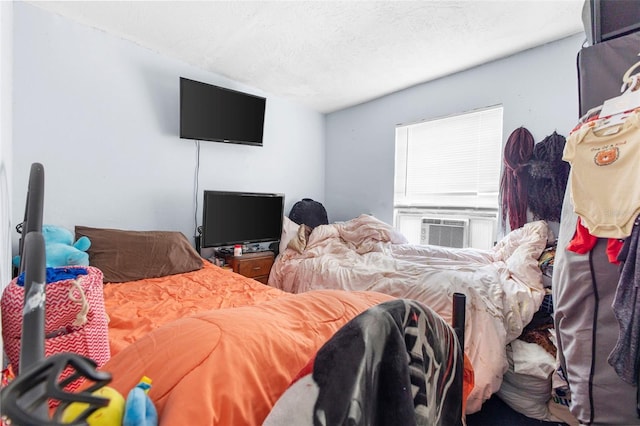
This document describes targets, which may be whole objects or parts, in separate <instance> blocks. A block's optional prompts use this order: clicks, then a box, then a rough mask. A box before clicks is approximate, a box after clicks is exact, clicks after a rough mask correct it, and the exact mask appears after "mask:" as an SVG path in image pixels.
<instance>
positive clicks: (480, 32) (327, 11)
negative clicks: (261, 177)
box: [29, 0, 584, 112]
mask: <svg viewBox="0 0 640 426" xmlns="http://www.w3.org/2000/svg"><path fill="white" fill-rule="evenodd" d="M29 3H31V4H34V5H36V6H38V7H41V8H43V9H47V10H50V11H53V12H55V13H58V14H60V15H62V16H65V17H68V18H70V19H72V20H74V21H77V22H79V23H83V24H86V25H89V26H92V27H95V28H98V29H101V30H104V31H106V32H109V33H112V34H114V35H117V36H120V37H122V38H124V39H128V40H131V41H133V42H135V43H138V44H139V45H141V46H144V47H147V48H149V49H151V50H154V51H157V52H159V53H162V54H164V55H167V56H170V57H174V58H177V59H180V60H183V61H185V62H187V63H189V64H192V65H194V66H197V67H199V68H202V69H206V70H208V71H211V72H214V73H216V74H219V75H223V76H225V77H228V78H231V79H233V80H235V81H238V82H241V83H244V84H247V85H250V86H252V87H255V88H258V89H260V90H263V91H265V92H267V93H270V94H273V95H277V96H280V97H283V98H287V99H290V100H292V101H295V102H299V103H301V104H304V105H306V106H308V107H310V108H313V109H314V110H317V111H320V112H331V111H335V110H338V109H342V108H345V107H349V106H352V105H355V104H358V103H362V102H365V101H368V100H371V99H374V98H377V97H379V96H382V95H385V94H388V93H391V92H394V91H397V90H400V89H403V88H406V87H410V86H413V85H415V84H418V83H422V82H425V81H429V80H433V79H436V78H438V77H442V76H445V75H447V74H451V73H455V72H458V71H462V70H465V69H468V68H471V67H474V66H476V65H479V64H482V63H486V62H489V61H492V60H495V59H498V58H501V57H505V56H509V55H511V54H514V53H516V52H519V51H522V50H526V49H529V48H532V47H535V46H538V45H541V44H544V43H547V42H550V41H553V40H557V39H560V38H563V37H567V36H570V35H573V34H576V33H579V32H582V31H583V26H582V18H581V17H582V5H583V3H584V0H504V1H500V0H462V1H459V0H445V1H435V0H423V1H257V2H249V1H199V2H191V1H159V2H156V1H115V2H98V1H71V2H54V1H44V2H40V1H31V2H29Z"/></svg>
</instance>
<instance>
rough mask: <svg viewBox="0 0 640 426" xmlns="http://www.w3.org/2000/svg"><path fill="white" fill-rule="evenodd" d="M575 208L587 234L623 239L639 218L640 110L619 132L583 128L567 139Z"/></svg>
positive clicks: (591, 127) (607, 129) (610, 129)
mask: <svg viewBox="0 0 640 426" xmlns="http://www.w3.org/2000/svg"><path fill="white" fill-rule="evenodd" d="M563 159H564V160H565V161H568V162H569V163H570V164H571V173H570V176H569V185H570V189H571V199H572V201H573V205H574V209H575V212H576V214H578V215H579V216H580V217H581V219H582V222H583V224H584V225H585V226H586V227H587V229H588V230H589V232H590V233H591V234H592V235H594V236H596V237H602V238H626V237H627V236H629V234H630V233H631V228H632V227H633V222H634V219H635V218H636V216H637V215H638V214H640V173H638V167H639V166H640V110H638V111H636V112H634V113H633V114H631V115H630V116H629V117H628V118H626V120H625V121H624V122H622V123H621V124H620V125H619V126H618V127H617V128H605V129H601V130H599V129H598V126H597V125H594V126H583V127H581V128H580V129H578V130H577V131H576V132H574V133H572V134H571V135H570V136H569V138H568V139H567V143H566V145H565V149H564V154H563Z"/></svg>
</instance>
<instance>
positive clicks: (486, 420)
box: [467, 396, 566, 426]
mask: <svg viewBox="0 0 640 426" xmlns="http://www.w3.org/2000/svg"><path fill="white" fill-rule="evenodd" d="M467 426H566V424H565V423H555V422H554V423H549V422H543V421H541V420H536V419H532V418H529V417H526V416H524V415H522V414H520V413H518V412H517V411H514V410H512V409H511V407H509V406H508V405H507V404H505V403H504V402H503V401H502V400H501V399H500V398H498V397H497V396H493V397H491V398H490V399H489V400H488V401H486V402H485V403H484V404H483V406H482V410H481V411H480V412H478V413H474V414H471V415H469V416H467Z"/></svg>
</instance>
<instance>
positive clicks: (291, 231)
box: [278, 216, 300, 253]
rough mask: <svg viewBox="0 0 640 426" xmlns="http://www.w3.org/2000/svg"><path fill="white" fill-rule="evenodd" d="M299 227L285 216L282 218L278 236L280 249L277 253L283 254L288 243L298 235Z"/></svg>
mask: <svg viewBox="0 0 640 426" xmlns="http://www.w3.org/2000/svg"><path fill="white" fill-rule="evenodd" d="M299 227H300V225H298V224H297V223H295V222H294V221H292V220H291V219H289V218H288V217H287V216H284V217H283V218H282V234H281V235H280V247H279V251H278V253H284V251H285V250H286V249H287V246H288V245H289V241H291V239H292V238H293V237H295V236H296V235H297V234H298V228H299Z"/></svg>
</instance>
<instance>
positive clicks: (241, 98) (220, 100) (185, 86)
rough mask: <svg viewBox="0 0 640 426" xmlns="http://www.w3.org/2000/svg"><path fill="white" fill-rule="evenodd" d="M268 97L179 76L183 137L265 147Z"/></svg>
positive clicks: (181, 130) (181, 135) (181, 133)
mask: <svg viewBox="0 0 640 426" xmlns="http://www.w3.org/2000/svg"><path fill="white" fill-rule="evenodd" d="M265 105H266V99H265V98H262V97H259V96H254V95H250V94H248V93H242V92H238V91H235V90H231V89H226V88H224V87H218V86H214V85H212V84H207V83H202V82H199V81H194V80H189V79H187V78H184V77H180V137H181V138H183V139H196V140H204V141H215V142H229V143H239V144H246V145H258V146H262V135H263V130H264V111H265Z"/></svg>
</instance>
